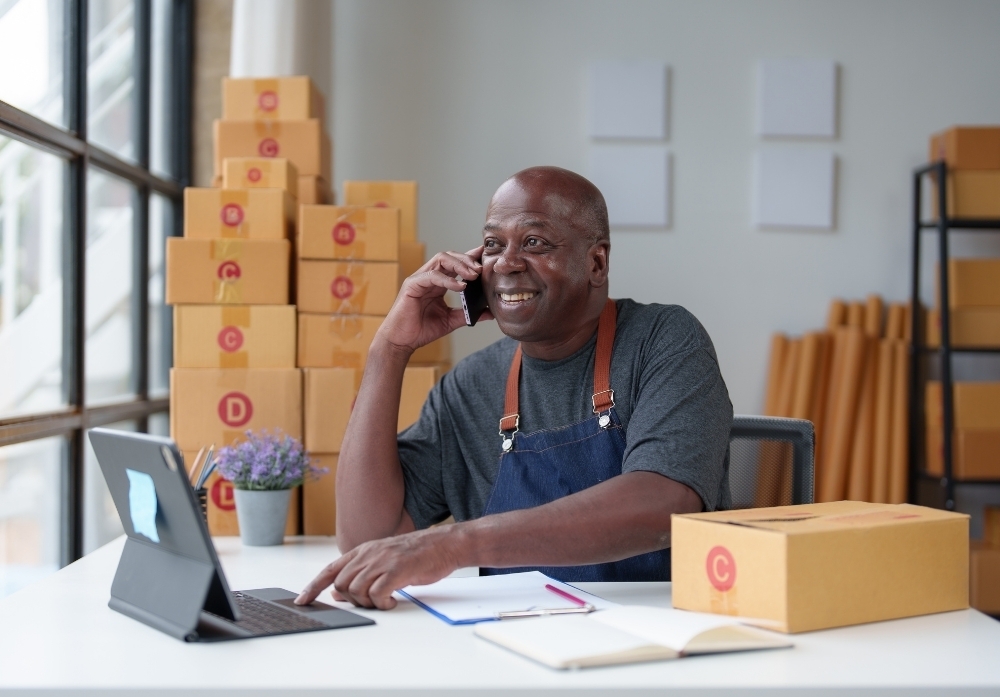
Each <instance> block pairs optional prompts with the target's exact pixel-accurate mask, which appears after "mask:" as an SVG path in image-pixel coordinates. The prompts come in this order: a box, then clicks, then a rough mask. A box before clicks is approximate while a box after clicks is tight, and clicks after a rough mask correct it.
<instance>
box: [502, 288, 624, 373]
mask: <svg viewBox="0 0 1000 697" xmlns="http://www.w3.org/2000/svg"><path fill="white" fill-rule="evenodd" d="M606 302H607V298H601V299H600V303H599V305H598V304H597V303H590V304H591V305H596V312H595V309H594V307H588V308H587V310H588V312H587V316H588V318H587V320H586V321H585V322H583V323H582V324H580V325H578V326H577V327H576V328H575V329H574V330H573V331H572V332H570V333H568V334H566V335H565V336H561V337H558V338H555V339H547V340H545V341H531V342H529V341H522V342H521V351H523V352H524V354H525V355H526V356H529V357H531V358H537V359H538V360H542V361H558V360H561V359H563V358H568V357H569V356H572V355H573V354H574V353H576V352H577V351H579V350H580V349H581V348H583V346H584V345H585V344H586V343H587V342H588V341H590V338H591V337H592V336H594V334H596V333H597V325H598V324H599V323H600V319H601V312H602V311H603V310H604V304H605V303H606Z"/></svg>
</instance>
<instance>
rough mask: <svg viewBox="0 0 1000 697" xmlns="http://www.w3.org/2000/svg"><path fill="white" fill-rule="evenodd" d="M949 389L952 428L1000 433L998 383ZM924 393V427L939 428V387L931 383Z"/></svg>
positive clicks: (962, 384) (941, 420) (964, 384)
mask: <svg viewBox="0 0 1000 697" xmlns="http://www.w3.org/2000/svg"><path fill="white" fill-rule="evenodd" d="M952 389H953V392H952V395H953V396H952V404H953V408H954V414H953V417H954V426H955V428H961V429H991V428H992V429H1000V382H956V383H953V384H952ZM925 390H926V391H925V393H924V394H925V398H924V412H925V414H926V418H927V425H928V426H932V425H933V426H941V425H942V424H943V423H944V412H943V406H944V405H943V404H942V396H943V395H942V391H941V383H940V382H938V381H937V380H931V381H929V382H928V383H927V387H926V388H925Z"/></svg>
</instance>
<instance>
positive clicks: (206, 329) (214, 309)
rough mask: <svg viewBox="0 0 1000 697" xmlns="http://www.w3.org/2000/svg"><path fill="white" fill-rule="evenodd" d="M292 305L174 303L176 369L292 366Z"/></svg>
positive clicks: (293, 336) (293, 308)
mask: <svg viewBox="0 0 1000 697" xmlns="http://www.w3.org/2000/svg"><path fill="white" fill-rule="evenodd" d="M295 321H296V317H295V306H294V305H176V306H175V307H174V367H175V368H294V367H295V335H296V328H295Z"/></svg>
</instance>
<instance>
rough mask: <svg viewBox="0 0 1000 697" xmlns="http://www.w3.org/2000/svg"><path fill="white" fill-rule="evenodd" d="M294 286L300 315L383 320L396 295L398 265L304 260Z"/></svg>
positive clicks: (397, 291)
mask: <svg viewBox="0 0 1000 697" xmlns="http://www.w3.org/2000/svg"><path fill="white" fill-rule="evenodd" d="M297 283H298V293H297V294H296V298H297V302H298V307H299V310H300V311H302V312H330V313H337V314H342V315H376V316H382V317H384V316H385V315H387V314H388V313H389V310H390V309H391V308H392V304H393V303H394V302H395V301H396V295H397V294H398V293H399V264H396V263H394V262H383V261H325V260H314V259H304V260H302V261H299V264H298V274H297Z"/></svg>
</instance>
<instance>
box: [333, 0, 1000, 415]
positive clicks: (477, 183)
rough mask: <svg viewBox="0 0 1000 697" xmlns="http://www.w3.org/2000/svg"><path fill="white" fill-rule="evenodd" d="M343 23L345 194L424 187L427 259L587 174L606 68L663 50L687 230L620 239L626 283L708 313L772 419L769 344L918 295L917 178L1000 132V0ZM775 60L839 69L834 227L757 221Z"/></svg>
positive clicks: (495, 6)
mask: <svg viewBox="0 0 1000 697" xmlns="http://www.w3.org/2000/svg"><path fill="white" fill-rule="evenodd" d="M333 27H334V28H333V32H334V41H333V53H334V77H333V85H332V87H331V88H328V89H327V92H328V94H332V95H333V97H332V99H331V102H332V105H333V108H332V109H330V127H331V132H332V133H333V135H334V143H335V147H334V150H335V182H336V188H337V189H338V191H339V190H340V182H341V181H343V180H344V179H368V178H371V179H381V178H384V179H393V178H400V179H417V180H419V182H420V187H421V190H420V191H421V196H420V206H421V208H420V235H421V238H422V239H423V240H424V241H426V242H427V244H428V247H429V249H430V250H431V251H438V250H441V249H445V248H450V249H460V250H465V249H468V248H471V247H473V246H475V245H476V244H477V239H478V238H479V234H480V233H479V230H480V228H481V226H482V222H483V216H484V213H485V210H486V205H487V202H488V200H489V197H490V195H491V194H492V192H493V191H494V190H495V189H496V187H497V186H498V185H499V184H500V182H501V181H502V180H503V179H504V178H505V177H507V176H508V175H510V174H512V173H513V172H515V171H517V170H519V169H521V168H523V167H527V166H530V165H537V164H552V165H559V166H562V167H567V168H569V169H573V170H576V171H579V172H582V173H586V163H587V153H588V139H587V137H586V131H585V114H584V109H585V103H586V101H585V92H584V90H585V71H586V65H587V62H588V61H589V60H591V59H596V58H657V59H664V60H666V61H667V62H668V63H669V64H670V65H671V66H672V80H671V83H672V84H671V107H670V141H669V147H670V149H671V151H672V152H673V154H674V160H673V162H674V183H673V194H674V210H673V226H672V228H671V229H670V230H669V231H666V232H622V231H613V233H612V256H611V270H612V273H611V278H612V281H611V292H612V295H613V296H616V297H626V296H630V297H633V298H635V299H637V300H640V301H644V302H663V303H679V304H681V305H684V306H686V307H687V308H688V309H690V310H691V311H693V312H694V313H695V314H696V315H697V316H698V317H699V318H700V319H701V321H702V322H703V323H704V325H705V326H706V327H707V329H708V331H709V333H710V334H711V335H712V337H713V339H714V341H715V345H716V348H717V350H718V354H719V358H720V361H721V364H722V370H723V374H724V376H725V378H726V381H727V383H728V384H729V389H730V394H731V395H732V399H733V403H734V405H735V407H736V410H737V411H738V412H759V411H760V409H761V407H762V402H763V387H764V378H765V375H764V372H765V365H766V360H767V356H766V354H767V347H768V341H769V336H770V334H771V332H773V331H776V330H783V331H791V332H801V331H803V330H806V329H809V328H814V327H819V326H821V325H822V324H823V323H824V320H825V315H826V308H827V304H828V302H829V300H830V299H831V298H832V297H834V296H841V297H851V298H860V297H862V296H864V295H865V294H867V293H869V292H878V293H881V294H883V295H884V296H885V297H886V298H889V299H895V300H902V299H905V298H906V296H907V289H908V283H909V280H908V279H909V264H910V261H909V260H910V243H909V239H910V233H909V229H910V222H909V220H910V219H909V216H910V205H911V204H910V187H911V178H910V172H911V169H912V168H913V167H914V166H916V165H918V164H921V163H922V161H923V159H924V157H925V152H926V142H927V137H928V135H929V134H930V133H931V132H933V131H935V130H937V129H940V128H943V127H946V126H948V125H951V124H953V123H997V122H1000V89H998V84H997V76H998V75H1000V41H998V39H997V37H998V30H1000V3H997V2H964V1H959V0H941V1H936V2H932V1H929V0H925V1H917V0H858V1H848V0H830V1H827V2H806V1H804V0H794V1H779V0H773V1H772V0H753V1H751V0H733V1H730V2H722V1H714V2H713V1H706V0H698V1H697V2H696V1H695V0H690V1H687V2H681V1H675V2H670V1H666V0H660V1H657V2H596V1H594V2H581V1H573V2H570V1H556V0H547V1H529V0H504V1H502V2H501V1H499V0H497V1H495V2H474V1H472V0H420V1H415V0H407V1H405V2H404V1H392V0H337V2H336V5H335V7H334V13H333ZM766 57H822V58H832V59H835V60H837V61H838V62H839V64H840V66H841V73H840V114H839V123H840V138H839V139H838V140H837V141H835V142H834V143H833V145H832V147H833V149H834V150H835V151H836V152H837V154H838V156H839V158H840V166H839V174H838V177H839V183H838V202H837V208H836V220H837V227H836V230H835V231H833V232H781V233H779V232H760V231H756V230H754V229H753V228H752V227H751V224H750V214H751V211H750V196H751V166H752V158H753V153H754V150H755V148H756V147H758V145H759V143H760V140H759V138H757V137H756V136H755V135H754V132H755V123H754V115H755V65H756V61H757V60H758V59H760V58H766ZM926 239H927V242H931V238H929V237H928V238H926ZM497 336H498V332H497V330H496V328H495V327H494V326H492V325H490V326H489V328H482V329H481V328H479V327H477V328H476V329H475V330H460V331H459V332H457V333H456V335H455V340H456V341H455V345H456V348H457V349H458V352H459V355H460V356H461V355H466V354H467V353H469V352H471V351H473V350H475V349H477V348H479V347H481V346H484V345H486V344H487V343H489V342H490V341H492V340H493V339H494V338H495V337H497Z"/></svg>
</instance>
